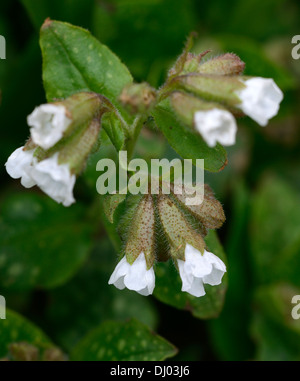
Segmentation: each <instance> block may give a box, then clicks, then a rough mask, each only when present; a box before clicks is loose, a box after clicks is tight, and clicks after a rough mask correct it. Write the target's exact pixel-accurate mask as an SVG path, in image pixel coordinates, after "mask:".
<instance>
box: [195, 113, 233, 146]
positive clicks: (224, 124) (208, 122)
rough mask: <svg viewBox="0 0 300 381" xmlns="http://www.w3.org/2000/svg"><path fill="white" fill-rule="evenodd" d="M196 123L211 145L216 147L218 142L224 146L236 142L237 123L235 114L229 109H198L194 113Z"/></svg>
mask: <svg viewBox="0 0 300 381" xmlns="http://www.w3.org/2000/svg"><path fill="white" fill-rule="evenodd" d="M194 123H195V127H196V129H197V130H198V131H199V132H200V134H201V136H202V137H203V139H204V140H205V141H206V143H207V144H208V145H209V146H210V147H214V146H215V145H216V144H217V143H218V142H219V143H221V144H222V145H224V146H230V145H233V144H234V143H235V136H236V132H237V125H236V121H235V119H234V117H233V115H232V114H231V113H230V112H229V111H227V110H221V109H218V108H214V109H212V110H208V111H197V112H195V114H194Z"/></svg>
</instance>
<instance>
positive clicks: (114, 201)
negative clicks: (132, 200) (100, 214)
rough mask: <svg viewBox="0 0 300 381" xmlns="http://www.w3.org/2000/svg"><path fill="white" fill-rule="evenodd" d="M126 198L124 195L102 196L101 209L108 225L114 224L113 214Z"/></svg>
mask: <svg viewBox="0 0 300 381" xmlns="http://www.w3.org/2000/svg"><path fill="white" fill-rule="evenodd" d="M125 198H126V194H119V193H116V194H108V195H105V196H104V200H103V208H104V213H105V215H106V217H107V218H108V220H109V222H110V223H113V222H114V213H115V210H116V209H117V207H118V206H119V204H120V203H121V202H123V201H124V200H125Z"/></svg>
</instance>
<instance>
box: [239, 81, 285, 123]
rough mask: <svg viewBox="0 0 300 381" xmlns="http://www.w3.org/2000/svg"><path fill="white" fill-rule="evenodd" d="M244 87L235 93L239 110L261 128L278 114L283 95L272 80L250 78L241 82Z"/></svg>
mask: <svg viewBox="0 0 300 381" xmlns="http://www.w3.org/2000/svg"><path fill="white" fill-rule="evenodd" d="M243 82H244V84H245V85H246V87H245V88H244V89H242V90H239V91H237V92H236V94H237V95H238V97H239V98H240V100H241V104H239V105H238V106H237V107H238V108H240V109H241V110H242V111H243V112H244V114H246V115H248V116H250V118H252V119H253V120H255V122H257V123H258V124H260V125H261V126H266V125H267V124H268V121H269V119H271V118H273V116H275V115H276V114H277V113H278V110H279V104H280V102H281V101H282V99H283V93H282V91H281V90H280V88H279V87H278V86H277V85H276V83H275V82H274V81H273V79H272V78H260V77H255V78H250V79H247V80H246V81H243Z"/></svg>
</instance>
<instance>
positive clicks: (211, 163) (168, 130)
mask: <svg viewBox="0 0 300 381" xmlns="http://www.w3.org/2000/svg"><path fill="white" fill-rule="evenodd" d="M152 114H153V116H154V118H155V121H156V124H157V126H158V127H159V128H160V129H161V131H162V132H163V134H164V135H165V137H166V138H167V140H168V142H169V144H170V145H171V146H172V147H173V148H174V150H175V151H176V152H177V153H178V154H179V155H180V156H181V157H182V158H183V159H193V162H194V161H195V160H196V159H204V169H206V170H207V171H211V172H218V171H220V170H222V169H223V168H224V167H225V166H226V164H227V154H226V151H225V149H224V148H223V147H222V146H221V145H220V144H217V146H216V147H214V148H210V147H208V145H207V144H206V143H205V142H204V140H203V139H202V138H201V136H200V134H198V133H197V132H196V131H192V130H190V129H188V128H186V127H184V126H183V125H182V124H180V123H179V122H178V121H177V120H176V118H175V116H174V113H173V112H172V111H171V110H170V108H169V107H166V105H165V104H164V105H162V103H161V104H160V105H158V106H157V107H156V108H155V110H154V111H153V112H152Z"/></svg>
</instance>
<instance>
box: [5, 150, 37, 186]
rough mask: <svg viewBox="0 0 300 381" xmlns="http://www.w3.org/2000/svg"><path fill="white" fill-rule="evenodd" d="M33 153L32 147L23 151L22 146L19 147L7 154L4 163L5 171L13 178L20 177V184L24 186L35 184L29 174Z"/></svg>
mask: <svg viewBox="0 0 300 381" xmlns="http://www.w3.org/2000/svg"><path fill="white" fill-rule="evenodd" d="M33 154H34V149H33V150H28V151H24V147H19V148H17V149H16V150H15V151H14V152H13V153H12V154H11V155H10V156H9V158H8V159H7V162H6V163H5V167H6V171H7V173H8V174H9V175H10V176H11V177H12V178H13V179H19V178H21V184H22V185H23V186H24V187H25V188H31V187H33V186H34V185H35V184H36V182H35V181H34V180H33V179H32V177H31V176H30V174H29V171H30V169H31V167H32V163H33Z"/></svg>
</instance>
